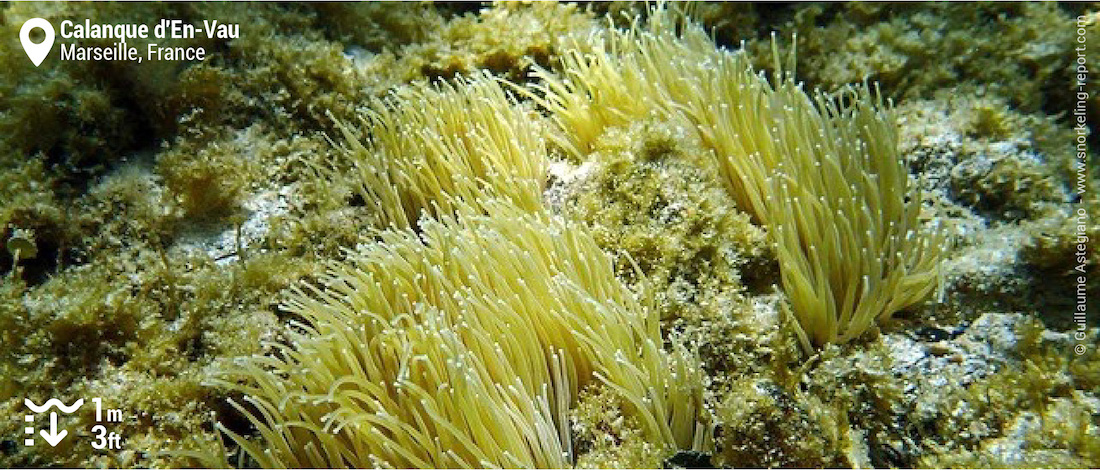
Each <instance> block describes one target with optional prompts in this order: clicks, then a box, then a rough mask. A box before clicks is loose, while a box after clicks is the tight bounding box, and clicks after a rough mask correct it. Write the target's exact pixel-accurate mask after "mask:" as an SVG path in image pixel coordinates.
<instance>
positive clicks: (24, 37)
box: [19, 18, 54, 67]
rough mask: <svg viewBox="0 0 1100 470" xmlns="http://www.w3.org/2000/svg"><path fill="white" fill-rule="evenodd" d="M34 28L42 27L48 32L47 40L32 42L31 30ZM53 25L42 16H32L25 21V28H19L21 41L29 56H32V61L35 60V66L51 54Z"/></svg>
mask: <svg viewBox="0 0 1100 470" xmlns="http://www.w3.org/2000/svg"><path fill="white" fill-rule="evenodd" d="M34 28H42V31H43V32H44V33H46V40H45V41H42V42H40V43H38V44H35V43H33V42H31V30H32V29H34ZM53 36H54V34H53V25H52V24H50V22H49V21H46V20H44V19H42V18H31V19H29V20H27V22H26V23H23V28H22V29H20V30H19V41H21V42H22V43H23V50H24V51H27V57H30V58H31V62H34V66H35V67H38V65H39V64H41V63H42V61H43V60H45V59H46V56H48V55H50V49H53Z"/></svg>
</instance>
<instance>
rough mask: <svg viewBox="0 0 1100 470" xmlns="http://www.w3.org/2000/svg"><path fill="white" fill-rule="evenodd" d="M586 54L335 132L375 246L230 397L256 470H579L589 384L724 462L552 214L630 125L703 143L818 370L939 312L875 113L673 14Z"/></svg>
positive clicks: (590, 258) (655, 329) (694, 376)
mask: <svg viewBox="0 0 1100 470" xmlns="http://www.w3.org/2000/svg"><path fill="white" fill-rule="evenodd" d="M677 30H680V31H681V32H680V33H676V32H675V31H677ZM590 39H595V41H594V42H593V43H579V42H578V43H576V44H574V45H573V48H572V49H571V50H569V52H567V53H566V54H565V55H564V56H563V57H564V58H563V64H562V66H563V70H564V72H563V73H562V74H560V75H559V74H557V73H555V72H552V71H550V70H547V69H539V70H538V71H537V72H536V73H535V74H534V76H535V78H537V79H539V80H538V82H537V83H536V84H535V85H533V86H531V87H521V86H520V85H516V84H513V83H510V82H506V81H504V80H503V79H496V78H494V77H492V76H490V75H487V74H482V75H475V76H473V77H471V78H460V79H458V80H457V81H456V82H455V83H453V84H452V83H441V84H436V85H423V84H421V85H413V86H410V87H406V88H401V89H399V90H397V91H395V92H393V93H391V95H390V96H389V97H388V98H386V99H383V100H377V101H375V102H374V103H373V105H372V107H371V110H370V111H368V112H367V113H366V117H365V118H364V119H363V120H362V123H361V124H362V126H361V127H360V133H357V132H356V131H355V130H353V129H352V128H351V127H349V126H347V125H343V126H342V127H341V129H342V130H343V134H344V145H343V151H344V152H345V153H346V154H347V155H349V156H350V158H351V159H352V161H353V162H354V171H355V173H354V175H355V176H354V177H355V178H356V180H357V181H358V182H359V184H358V188H359V192H360V194H361V196H362V197H363V199H364V200H365V201H367V205H368V206H369V207H371V208H373V210H374V213H375V214H376V217H377V226H378V230H379V233H378V235H377V240H376V241H375V242H373V243H369V244H365V245H363V246H360V247H359V248H358V249H356V250H355V251H353V252H352V253H350V255H349V257H348V258H349V259H348V260H346V261H344V262H341V263H336V264H333V265H331V266H330V267H329V270H328V273H327V275H326V276H325V277H324V278H323V279H322V280H321V281H320V283H319V284H318V285H313V286H310V287H308V288H307V289H305V290H300V289H299V290H295V291H294V293H293V294H292V295H291V296H290V300H289V301H288V303H287V306H288V310H289V311H290V312H292V313H294V314H296V315H297V316H298V317H299V318H300V319H299V320H298V321H296V322H295V323H294V326H293V328H292V331H291V332H290V333H288V336H289V341H288V342H287V343H286V344H276V345H272V349H273V351H272V353H271V354H269V355H265V356H256V357H252V358H246V359H243V360H241V361H238V362H237V363H236V365H235V366H233V367H230V368H229V369H228V370H227V372H226V374H225V376H224V377H223V378H222V379H221V380H220V381H219V383H220V384H222V385H225V386H228V387H230V388H233V389H235V390H238V391H240V392H242V393H243V394H244V396H245V400H246V402H247V403H248V404H249V405H250V406H248V407H246V406H243V405H237V407H238V410H239V411H240V412H242V413H243V414H245V415H247V416H248V417H249V419H250V420H251V421H252V422H253V423H254V424H255V425H256V427H257V428H258V429H259V434H260V437H261V439H262V443H258V442H253V441H252V440H250V439H247V438H245V437H243V436H240V435H238V434H235V433H233V432H232V431H230V430H228V429H225V428H223V430H225V432H226V433H227V434H229V435H231V436H232V438H233V440H234V441H236V442H237V443H238V444H239V445H240V446H241V447H242V448H243V449H245V450H246V451H247V453H248V454H249V455H250V456H251V457H252V458H253V459H255V461H256V462H258V463H259V464H261V465H263V466H284V465H290V466H303V465H304V466H310V467H319V466H366V465H370V466H395V467H481V466H507V467H531V466H538V467H544V466H549V467H565V466H571V465H573V464H574V463H575V462H576V459H577V455H575V453H574V451H573V447H572V442H573V438H572V437H571V427H570V424H569V421H568V419H567V416H568V410H569V409H570V408H572V407H573V406H575V404H576V402H577V399H578V396H579V394H580V393H581V392H582V391H583V390H584V389H585V388H586V387H588V386H590V385H592V384H599V385H600V386H602V387H605V388H606V389H608V390H611V391H612V392H613V393H615V394H616V396H617V397H618V398H619V399H620V402H621V403H622V404H623V410H622V412H623V413H624V415H625V416H626V417H629V418H630V419H633V420H636V422H637V423H638V425H639V426H640V428H641V429H642V430H643V431H644V433H645V434H646V435H647V436H648V437H649V439H652V440H655V441H656V442H658V443H660V447H661V448H663V449H664V450H665V451H666V452H671V451H674V450H698V451H707V450H711V449H712V448H713V445H712V438H711V433H712V428H711V426H712V425H711V423H710V421H711V419H710V417H709V414H708V411H707V410H705V409H704V407H703V398H702V390H703V381H702V374H701V373H700V370H699V365H698V358H696V357H695V356H693V355H692V354H690V353H689V352H688V350H687V349H686V348H685V347H684V346H683V345H681V344H678V343H676V342H673V343H672V344H671V345H670V346H668V347H665V345H664V340H663V339H662V337H661V333H660V329H659V318H658V317H657V315H656V314H655V311H654V310H653V309H652V308H651V307H650V306H647V305H645V304H644V303H641V302H639V300H638V299H637V298H635V295H634V294H633V293H632V292H631V291H630V290H629V289H627V288H626V287H625V286H624V285H623V284H622V283H621V282H620V281H619V280H618V279H617V278H616V273H615V272H614V269H613V268H612V266H611V261H610V258H609V257H608V256H607V255H606V254H604V253H603V252H602V251H601V250H600V248H599V247H598V246H597V245H596V244H595V242H594V241H593V238H592V236H591V235H590V234H589V233H588V231H587V230H586V228H585V227H583V226H581V225H578V224H575V223H567V222H564V221H563V220H561V218H560V217H558V216H555V215H551V214H550V213H548V212H547V211H546V210H544V208H543V205H542V200H541V198H542V188H543V183H544V180H543V178H544V174H545V171H546V170H545V168H546V166H547V164H548V159H549V158H550V154H551V153H554V152H556V153H560V154H563V155H564V156H566V158H574V159H578V160H583V159H585V158H586V156H587V154H588V152H589V151H590V150H591V148H592V146H593V142H594V141H595V140H596V139H598V138H599V137H600V136H601V135H602V134H603V133H604V131H605V130H607V129H612V128H615V127H620V126H623V125H626V124H628V123H630V122H632V121H634V120H640V119H646V118H651V119H656V120H659V121H663V122H672V123H675V124H678V125H681V126H684V127H686V128H688V129H691V130H693V131H694V132H697V133H698V135H699V139H700V140H701V142H703V147H704V148H705V149H706V151H707V152H708V155H709V157H710V159H709V162H710V165H713V167H714V168H715V169H716V171H717V172H718V174H720V175H721V177H722V181H724V182H725V183H726V187H727V190H728V191H729V193H730V195H731V196H732V197H733V200H734V201H736V203H737V204H738V205H739V206H740V207H741V208H742V209H743V210H745V211H747V212H749V213H750V214H752V215H753V216H755V217H756V218H757V219H759V220H760V221H762V222H765V223H766V226H767V227H769V229H770V230H771V233H772V236H773V239H774V242H775V243H776V245H777V247H778V248H777V252H778V256H779V260H780V269H781V271H782V273H783V281H784V282H783V284H784V288H785V290H786V293H787V295H788V298H789V299H790V303H791V305H792V310H793V312H794V317H795V318H796V319H797V321H798V324H799V325H800V328H799V332H800V336H801V338H802V342H803V344H804V346H805V347H806V348H807V350H809V349H811V348H812V347H813V346H821V345H823V344H826V343H829V342H844V341H848V340H850V339H853V338H855V337H857V336H859V335H860V334H861V333H863V332H864V331H865V330H866V329H867V328H869V327H871V326H872V325H873V323H874V321H875V320H876V319H880V318H883V317H887V316H889V315H890V314H891V313H893V312H894V311H896V310H898V309H900V308H902V307H904V306H906V305H909V304H912V303H914V302H916V301H919V300H921V299H923V298H924V297H925V296H926V295H927V294H928V293H929V292H930V291H931V289H932V287H933V286H934V285H935V281H936V277H935V276H934V274H933V273H934V270H933V266H934V264H935V260H936V252H935V251H934V250H933V249H931V248H930V243H931V242H933V241H934V236H929V235H926V234H924V233H923V232H922V231H921V229H920V223H919V220H918V212H919V200H920V199H919V195H915V194H913V193H911V192H910V190H909V189H908V188H909V184H908V174H907V173H906V171H905V169H904V167H903V166H902V164H901V161H900V160H899V159H898V158H897V151H896V146H897V145H896V136H895V132H894V130H893V129H894V128H893V126H894V123H893V122H892V120H891V119H890V115H889V113H888V112H887V111H886V110H885V109H884V106H883V103H882V102H881V101H876V100H875V98H874V97H873V96H872V95H871V93H870V92H869V91H867V90H866V89H864V88H859V89H853V90H852V91H850V92H846V93H845V94H843V95H842V96H840V97H837V98H828V97H824V96H821V95H818V96H817V97H816V99H815V98H811V97H810V96H809V95H807V94H806V93H804V92H803V91H802V90H801V88H800V87H799V86H798V85H797V84H796V83H795V82H794V81H793V79H792V78H791V77H790V75H788V74H783V73H782V72H778V73H776V76H775V77H774V80H775V84H772V83H771V82H769V81H768V80H767V79H766V78H765V77H763V76H761V75H758V74H756V73H754V72H753V71H752V69H751V67H749V66H748V65H747V63H746V62H745V60H744V58H743V57H742V56H740V55H738V54H735V53H730V52H728V51H725V50H721V49H718V48H716V47H715V46H714V44H713V42H712V41H711V40H710V38H709V37H708V36H707V35H706V34H705V33H704V32H703V30H702V29H701V28H700V27H699V26H697V25H694V24H692V23H690V22H689V21H688V20H686V19H685V18H683V17H680V16H678V15H676V14H674V13H672V12H670V11H668V10H666V9H664V8H663V7H658V8H655V9H653V10H652V11H650V17H649V19H648V22H647V23H646V25H645V26H640V25H638V24H635V25H634V26H633V27H631V28H630V29H628V30H625V31H612V32H610V33H609V34H608V35H607V36H603V37H598V38H590ZM505 87H508V88H511V89H512V90H516V91H518V92H519V94H520V95H521V96H526V97H529V98H532V99H531V101H532V102H534V103H535V104H537V105H538V106H539V107H540V108H541V110H542V111H543V112H545V113H547V115H548V119H544V118H543V117H542V116H540V115H539V114H538V113H537V111H536V110H534V109H532V108H530V107H529V106H528V104H526V103H521V102H520V100H518V99H516V98H515V97H514V96H513V93H510V92H509V91H508V90H506V88H505ZM856 90H858V91H856ZM547 141H549V144H547ZM669 351H671V352H669Z"/></svg>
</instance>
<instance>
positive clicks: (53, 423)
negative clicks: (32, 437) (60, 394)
mask: <svg viewBox="0 0 1100 470" xmlns="http://www.w3.org/2000/svg"><path fill="white" fill-rule="evenodd" d="M38 433H39V434H41V435H42V437H44V438H46V442H49V443H50V447H54V446H56V445H57V443H59V442H61V440H62V439H64V438H65V436H68V435H69V431H66V430H64V429H62V430H61V432H57V412H56V411H51V412H50V432H48V433H47V432H46V430H45V429H43V430H41V431H38Z"/></svg>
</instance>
